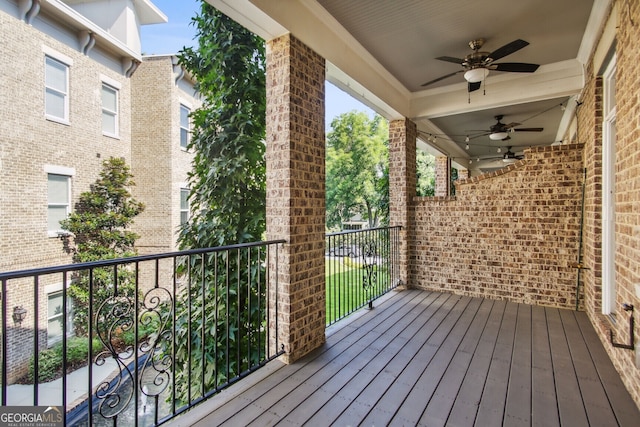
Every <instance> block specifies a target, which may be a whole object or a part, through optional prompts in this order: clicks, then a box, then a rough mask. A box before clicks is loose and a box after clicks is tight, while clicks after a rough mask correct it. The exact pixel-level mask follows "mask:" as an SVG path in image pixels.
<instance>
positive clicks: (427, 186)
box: [416, 149, 436, 197]
mask: <svg viewBox="0 0 640 427" xmlns="http://www.w3.org/2000/svg"><path fill="white" fill-rule="evenodd" d="M416 163H417V167H416V174H417V176H418V177H417V178H418V185H417V189H416V193H417V195H418V196H421V197H433V196H435V194H436V172H435V163H436V159H435V157H434V156H433V155H432V154H428V153H425V152H424V151H422V150H420V149H418V150H417V151H416Z"/></svg>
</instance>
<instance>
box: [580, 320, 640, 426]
mask: <svg viewBox="0 0 640 427" xmlns="http://www.w3.org/2000/svg"><path fill="white" fill-rule="evenodd" d="M575 316H576V320H577V323H578V326H579V327H580V331H581V333H582V337H583V339H584V340H585V343H586V345H587V348H588V349H589V353H590V355H591V358H592V360H593V361H594V363H595V366H596V370H597V372H598V376H599V378H600V381H601V382H602V386H603V388H604V390H605V393H606V394H607V400H608V401H609V403H610V404H611V409H612V410H613V413H614V414H615V417H616V420H617V422H618V424H619V425H621V426H635V425H637V424H638V419H640V411H639V410H638V407H637V406H636V404H635V402H634V401H633V399H632V398H631V395H630V394H629V392H628V391H627V389H626V388H625V386H624V384H623V382H622V379H621V378H620V374H618V371H616V369H615V367H614V366H613V363H612V362H611V359H610V358H609V356H608V355H607V352H606V350H605V349H604V346H603V345H602V342H601V341H600V338H598V335H597V334H596V331H595V330H594V329H593V326H592V325H591V322H590V321H589V318H588V317H587V314H586V313H576V314H575ZM636 345H638V344H636ZM627 351H628V350H627Z"/></svg>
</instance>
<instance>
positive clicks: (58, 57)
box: [42, 45, 73, 125]
mask: <svg viewBox="0 0 640 427" xmlns="http://www.w3.org/2000/svg"><path fill="white" fill-rule="evenodd" d="M42 52H43V53H44V58H43V65H44V67H45V69H44V73H45V76H44V77H45V80H46V61H47V57H49V58H51V59H53V60H55V61H58V62H60V63H62V64H64V65H66V66H67V76H66V77H67V93H66V94H65V100H64V118H60V117H56V116H51V115H49V114H47V109H46V105H45V109H44V116H45V118H46V119H47V120H49V121H52V122H56V123H60V124H63V125H69V124H70V122H71V120H70V118H69V114H70V107H69V104H70V102H69V98H70V92H71V91H70V82H69V74H70V71H71V66H72V65H73V59H71V58H70V57H69V56H67V55H65V54H63V53H60V52H58V51H56V50H54V49H51V48H50V47H48V46H44V45H43V46H42ZM46 91H47V85H46V82H45V84H44V96H45V97H46ZM45 103H46V101H45Z"/></svg>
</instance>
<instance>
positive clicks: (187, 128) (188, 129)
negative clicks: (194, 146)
mask: <svg viewBox="0 0 640 427" xmlns="http://www.w3.org/2000/svg"><path fill="white" fill-rule="evenodd" d="M183 110H184V111H186V112H187V123H186V125H185V123H183V122H182V112H183ZM190 115H191V108H190V107H189V106H188V105H186V104H185V103H183V102H181V103H180V149H181V150H184V151H186V150H187V147H188V146H189V143H190V142H191V120H190V117H189V116H190ZM183 132H184V134H185V135H186V138H185V141H184V143H183V138H182V135H183Z"/></svg>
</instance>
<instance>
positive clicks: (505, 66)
mask: <svg viewBox="0 0 640 427" xmlns="http://www.w3.org/2000/svg"><path fill="white" fill-rule="evenodd" d="M539 66H540V65H538V64H527V63H525V62H502V63H500V64H492V67H491V68H492V69H495V70H497V71H508V72H511V73H533V72H534V71H536V70H537V69H538V67H539ZM493 67H495V68H493Z"/></svg>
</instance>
